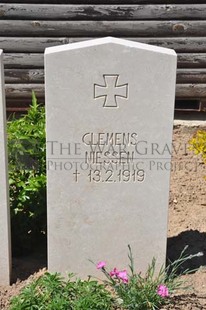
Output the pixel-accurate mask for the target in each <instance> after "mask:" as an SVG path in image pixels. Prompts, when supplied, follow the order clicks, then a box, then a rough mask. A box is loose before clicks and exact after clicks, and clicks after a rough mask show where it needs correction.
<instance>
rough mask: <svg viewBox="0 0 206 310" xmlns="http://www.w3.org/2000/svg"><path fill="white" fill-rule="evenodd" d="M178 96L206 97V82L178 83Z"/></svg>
mask: <svg viewBox="0 0 206 310" xmlns="http://www.w3.org/2000/svg"><path fill="white" fill-rule="evenodd" d="M176 98H196V99H199V98H206V84H177V86H176Z"/></svg>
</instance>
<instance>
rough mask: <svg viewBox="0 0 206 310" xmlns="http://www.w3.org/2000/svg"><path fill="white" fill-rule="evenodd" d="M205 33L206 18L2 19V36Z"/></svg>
mask: <svg viewBox="0 0 206 310" xmlns="http://www.w3.org/2000/svg"><path fill="white" fill-rule="evenodd" d="M5 33H6V34H7V35H8V36H35V37H37V36H43V37H47V36H99V35H101V36H108V35H112V36H140V37H147V36H155V37H158V36H160V37H163V36H205V33H206V21H181V20H180V21H179V20H178V21H41V20H38V21H36V20H34V21H23V20H22V21H20V20H1V21H0V36H4V35H5Z"/></svg>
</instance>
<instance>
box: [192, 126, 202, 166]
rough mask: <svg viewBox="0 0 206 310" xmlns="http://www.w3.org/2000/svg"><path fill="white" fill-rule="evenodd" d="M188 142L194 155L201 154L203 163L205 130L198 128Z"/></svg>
mask: <svg viewBox="0 0 206 310" xmlns="http://www.w3.org/2000/svg"><path fill="white" fill-rule="evenodd" d="M189 144H190V146H191V147H190V149H191V150H192V151H194V153H195V155H201V156H202V159H203V161H204V163H206V130H198V131H197V132H196V134H195V135H194V137H193V138H192V139H191V140H190V141H189Z"/></svg>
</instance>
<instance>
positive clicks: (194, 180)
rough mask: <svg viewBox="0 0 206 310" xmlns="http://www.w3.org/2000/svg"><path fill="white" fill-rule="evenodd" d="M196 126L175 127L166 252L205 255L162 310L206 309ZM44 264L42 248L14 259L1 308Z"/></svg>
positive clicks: (205, 236)
mask: <svg viewBox="0 0 206 310" xmlns="http://www.w3.org/2000/svg"><path fill="white" fill-rule="evenodd" d="M197 129H198V128H197V127H192V128H191V127H183V126H179V127H175V128H174V133H173V143H174V148H173V156H172V168H171V186H170V204H169V227H168V249H167V252H168V257H169V258H170V259H171V260H174V259H176V258H178V257H179V255H180V253H181V251H182V250H183V248H184V247H185V246H188V249H187V253H188V254H196V253H202V256H200V257H197V258H195V259H194V260H191V261H189V262H188V264H187V265H185V266H184V268H188V267H189V268H190V269H194V268H198V271H196V272H194V273H193V274H191V275H188V276H185V277H184V280H185V281H187V283H188V284H190V285H191V288H190V290H189V291H184V292H179V294H178V295H176V296H174V297H172V298H171V300H170V301H171V303H170V304H169V305H168V306H166V307H164V308H162V310H163V309H167V310H172V309H182V310H196V309H198V310H200V309H206V192H205V188H206V181H205V180H204V178H203V177H204V176H206V165H204V164H203V162H202V160H201V158H200V157H195V156H194V155H193V153H192V152H191V151H190V150H189V149H188V141H189V139H190V138H191V137H192V136H193V134H194V133H195V132H196V130H197ZM205 130H206V128H205ZM45 266H46V259H45V255H44V253H43V252H42V251H41V253H38V254H36V255H33V256H30V257H24V258H18V259H17V258H16V259H14V260H13V281H14V284H13V285H11V286H8V287H0V309H1V310H6V309H8V305H9V300H10V298H11V297H12V296H14V295H17V294H18V293H19V291H20V290H21V288H22V287H24V286H25V285H26V284H28V283H29V282H31V281H32V280H33V279H35V278H36V277H38V276H40V275H41V274H42V273H43V272H44V271H45V269H43V267H45ZM39 269H40V271H38V270H39ZM19 279H20V280H19Z"/></svg>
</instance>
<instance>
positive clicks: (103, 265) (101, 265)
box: [97, 261, 106, 269]
mask: <svg viewBox="0 0 206 310" xmlns="http://www.w3.org/2000/svg"><path fill="white" fill-rule="evenodd" d="M105 266H106V262H104V261H101V262H99V263H98V264H97V269H102V268H104V267H105Z"/></svg>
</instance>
